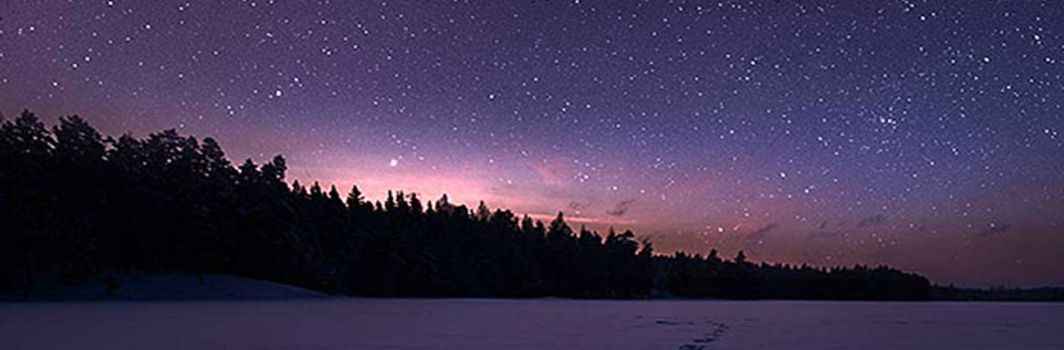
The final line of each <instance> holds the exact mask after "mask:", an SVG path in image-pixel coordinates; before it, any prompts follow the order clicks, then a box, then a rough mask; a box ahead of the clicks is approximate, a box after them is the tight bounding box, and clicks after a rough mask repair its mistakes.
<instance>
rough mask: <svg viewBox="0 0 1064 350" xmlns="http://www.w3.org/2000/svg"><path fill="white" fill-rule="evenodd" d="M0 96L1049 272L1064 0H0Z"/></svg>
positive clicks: (686, 218) (823, 246)
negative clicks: (0, 6) (1061, 19)
mask: <svg viewBox="0 0 1064 350" xmlns="http://www.w3.org/2000/svg"><path fill="white" fill-rule="evenodd" d="M2 2H3V3H4V6H2V7H3V8H4V9H3V10H0V111H2V112H3V113H4V114H5V115H7V116H9V117H10V116H13V115H16V114H17V113H18V112H19V111H20V110H22V109H23V108H29V109H31V110H33V111H35V112H37V113H38V115H40V116H41V117H42V118H44V119H45V120H46V121H48V122H54V121H55V120H56V118H58V117H59V116H61V115H68V114H79V115H81V116H82V117H84V118H86V119H88V120H89V121H90V122H91V123H93V124H94V125H95V126H97V127H98V128H99V129H100V130H101V131H102V132H103V133H105V134H109V135H117V134H122V133H126V132H129V133H132V134H134V135H137V136H143V135H146V134H147V133H149V132H153V131H157V130H161V129H168V128H174V129H178V131H180V132H182V133H184V134H190V135H195V136H197V137H200V138H202V137H206V136H210V137H214V138H216V139H217V140H219V142H220V143H221V144H222V146H223V147H224V148H225V149H226V150H227V152H228V154H229V156H230V157H232V158H234V159H243V158H252V159H255V160H258V161H262V160H266V159H268V158H270V157H272V156H273V155H274V154H284V155H285V156H286V157H287V159H288V161H289V166H290V169H289V173H288V175H289V178H290V179H299V180H300V181H301V182H304V183H308V182H313V181H321V182H322V183H326V184H336V185H337V186H338V187H339V188H340V189H341V190H342V191H343V192H346V190H347V189H349V188H350V186H351V185H352V184H356V183H357V184H358V185H359V187H360V188H361V189H362V190H363V192H365V193H366V194H367V196H368V197H369V198H371V199H381V198H383V196H384V195H385V191H386V190H388V189H397V190H404V191H407V192H417V193H419V194H421V195H422V197H423V198H431V199H434V198H437V197H438V196H439V195H440V194H442V193H444V192H446V193H448V194H449V195H450V196H451V198H452V201H456V202H462V203H468V204H471V205H476V201H478V200H484V201H486V202H487V204H488V205H489V206H491V207H503V208H510V209H513V210H514V211H515V212H517V213H519V214H524V213H527V214H529V215H531V216H533V217H535V218H539V219H544V220H549V219H550V218H551V217H552V216H553V214H554V213H556V212H557V211H559V210H562V211H565V212H566V214H567V217H568V219H569V221H570V223H572V224H574V225H588V227H589V228H593V229H599V230H602V229H605V228H607V227H610V226H613V227H616V228H618V229H634V230H636V231H637V232H638V233H639V234H640V235H642V236H649V237H651V238H652V240H653V241H654V242H655V244H656V249H657V251H659V252H665V253H668V252H672V251H675V250H685V251H690V252H697V253H703V254H704V253H705V252H707V251H708V250H709V249H710V248H718V249H720V250H721V252H722V254H723V255H725V256H730V255H731V254H734V253H735V251H737V250H739V249H742V250H745V251H746V253H747V254H748V255H749V256H750V257H751V258H752V259H753V260H767V261H778V262H788V263H809V264H815V265H837V264H854V263H862V264H873V265H874V264H890V265H893V266H896V267H899V268H903V269H907V270H911V271H915V272H919V273H922V274H925V275H927V276H929V277H931V278H932V279H933V280H934V281H936V282H939V283H957V284H960V285H970V286H989V285H1022V286H1031V285H1064V264H1061V262H1062V261H1061V260H1060V259H1061V257H1062V256H1064V135H1061V133H1064V107H1062V105H1064V22H1062V21H1060V18H1062V17H1064V3H1062V2H1059V1H1056V0H1044V1H1036V0H1031V1H980V0H956V1H921V0H900V1H893V0H891V1H880V0H869V1H826V0H773V1H769V0H764V1H597V0H575V1H472V0H470V1H442V0H441V1H397V0H392V1H341V0H332V1H329V0H321V1H316V2H311V1H306V2H303V1H282V0H274V1H271V0H263V1H230V0H219V1H213V0H212V1H170V0H160V1H124V0H111V1H106V0H101V1H73V0H71V1H60V0H47V1H43V0H42V1H24V0H2Z"/></svg>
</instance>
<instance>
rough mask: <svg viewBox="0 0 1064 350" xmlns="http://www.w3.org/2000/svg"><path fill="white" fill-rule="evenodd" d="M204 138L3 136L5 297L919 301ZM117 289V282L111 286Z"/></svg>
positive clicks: (863, 275) (18, 128) (79, 122)
mask: <svg viewBox="0 0 1064 350" xmlns="http://www.w3.org/2000/svg"><path fill="white" fill-rule="evenodd" d="M286 169H287V167H286V163H285V159H284V158H283V157H281V156H276V157H274V158H273V159H272V160H270V161H268V162H265V163H263V164H256V163H254V162H253V161H251V160H250V159H249V160H246V161H244V162H243V163H241V164H240V165H234V164H232V163H230V161H229V160H228V159H227V158H226V156H225V153H224V152H223V151H222V149H221V147H219V145H218V143H217V142H216V141H215V140H213V139H211V138H204V139H202V140H198V139H196V138H195V137H191V136H183V135H180V134H178V133H177V132H176V131H174V130H165V131H161V132H157V133H153V134H150V135H148V136H146V137H144V138H135V137H133V136H131V135H128V134H126V135H122V136H119V137H117V138H113V137H105V136H103V135H101V134H100V133H99V132H98V131H97V130H96V129H94V128H93V127H92V126H91V125H90V124H89V123H88V122H86V121H85V120H84V119H82V118H79V117H77V116H70V117H62V118H60V119H59V121H58V123H57V125H55V126H54V127H52V128H50V129H49V128H48V127H46V126H45V125H44V124H43V123H42V122H41V121H40V120H39V119H38V118H37V117H36V116H34V115H33V114H32V113H30V112H28V111H23V112H22V113H21V114H20V115H19V116H18V117H17V118H14V119H13V120H9V121H3V123H2V125H0V294H8V295H10V294H24V295H33V293H35V292H36V291H38V290H39V289H41V288H46V287H47V286H50V285H55V284H69V283H79V282H84V281H93V280H95V281H104V282H105V283H111V284H114V283H117V282H115V281H117V280H118V279H119V278H120V277H121V276H127V275H136V274H147V273H171V272H182V273H196V274H234V275H241V276H247V277H253V278H259V279H264V280H269V281H275V282H280V283H287V284H292V285H298V286H302V287H306V288H310V289H314V290H318V291H323V292H327V293H332V294H341V295H360V296H412V297H541V296H558V297H573V298H645V297H659V296H676V297H718V298H802V299H926V298H928V296H929V291H930V284H929V282H928V280H927V279H926V278H924V277H921V276H918V275H914V274H910V273H904V272H901V271H898V270H895V269H892V268H888V267H878V268H868V267H863V266H854V267H848V268H832V269H824V268H812V267H808V266H789V265H767V264H754V263H751V262H748V261H746V259H745V256H744V255H743V253H742V252H740V253H739V255H738V256H736V257H735V258H734V259H731V260H725V259H721V258H719V257H718V256H717V254H716V251H713V252H711V253H709V254H708V255H707V256H705V257H701V256H699V255H689V254H686V253H682V252H680V253H675V254H673V255H656V254H654V250H653V245H652V243H651V242H649V241H647V240H643V241H639V240H637V239H636V235H635V234H634V233H633V232H631V231H624V232H621V233H617V232H614V231H613V230H612V229H610V230H609V232H606V233H605V234H602V233H599V232H594V231H590V230H587V229H585V228H580V229H574V228H572V227H571V226H570V225H568V224H567V223H566V222H565V218H564V215H563V214H562V213H558V215H557V217H556V218H555V219H554V220H553V221H551V222H549V223H547V224H544V223H543V222H541V221H534V220H532V219H531V218H529V217H528V216H521V217H518V216H517V215H515V214H514V213H512V212H510V211H509V210H500V209H496V210H491V209H489V208H488V207H487V206H485V205H484V203H483V202H481V203H480V205H479V206H477V208H475V209H471V208H468V207H466V206H464V205H457V204H452V203H451V202H450V201H449V200H448V198H447V196H446V195H444V196H442V197H441V198H439V199H437V200H435V201H431V200H430V201H423V200H422V198H419V197H418V196H417V195H416V194H414V193H410V194H407V193H403V192H395V193H392V192H389V194H388V197H387V199H386V200H384V201H383V202H380V201H377V202H370V201H368V200H366V199H365V198H363V196H362V194H361V192H360V191H359V189H358V187H357V186H356V187H353V188H352V189H351V190H350V192H349V194H348V195H347V196H345V197H342V196H341V195H340V193H339V191H337V189H336V188H335V187H330V188H329V189H327V190H326V189H325V188H323V187H322V186H320V185H319V184H318V183H313V184H309V185H305V184H301V183H299V182H298V181H294V182H292V183H288V182H286V180H285V171H286ZM114 287H115V288H118V287H120V286H114Z"/></svg>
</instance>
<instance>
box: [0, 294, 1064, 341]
mask: <svg viewBox="0 0 1064 350" xmlns="http://www.w3.org/2000/svg"><path fill="white" fill-rule="evenodd" d="M0 349H381V350H385V349H707V350H708V349H1064V304H1051V303H869V302H790V301H749V302H741V301H676V300H653V301H574V300H550V299H544V300H491V299H485V300H467V299H343V298H340V299H314V300H280V301H183V302H182V301H178V302H89V303H75V302H56V303H0Z"/></svg>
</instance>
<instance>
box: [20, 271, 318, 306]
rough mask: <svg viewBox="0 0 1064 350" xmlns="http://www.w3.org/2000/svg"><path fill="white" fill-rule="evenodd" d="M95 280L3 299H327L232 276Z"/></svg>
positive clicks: (264, 282) (303, 291)
mask: <svg viewBox="0 0 1064 350" xmlns="http://www.w3.org/2000/svg"><path fill="white" fill-rule="evenodd" d="M108 289H109V288H108V287H107V285H106V284H105V283H104V282H102V281H95V282H91V283H85V284H80V285H73V286H54V287H48V288H39V289H38V291H36V292H34V293H33V294H31V295H29V296H23V295H6V296H0V300H20V299H29V300H242V299H251V300H263V299H297V298H323V297H326V295H325V294H322V293H318V292H315V291H311V290H307V289H303V288H299V287H295V286H290V285H285V284H280V283H274V282H269V281H263V280H257V279H253V278H247V277H241V276H231V275H194V274H167V275H143V276H134V277H126V278H122V279H120V280H119V281H118V283H117V284H116V287H114V288H112V290H111V292H110V293H108Z"/></svg>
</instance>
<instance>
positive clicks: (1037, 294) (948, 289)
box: [931, 286, 1064, 301]
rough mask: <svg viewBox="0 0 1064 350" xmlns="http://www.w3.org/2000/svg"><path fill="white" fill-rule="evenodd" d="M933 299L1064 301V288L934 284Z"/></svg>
mask: <svg viewBox="0 0 1064 350" xmlns="http://www.w3.org/2000/svg"><path fill="white" fill-rule="evenodd" d="M931 298H932V299H934V300H954V301H991V300H993V301H1064V288H1051V287H1043V288H1005V287H999V288H990V289H975V288H958V287H954V286H945V287H943V286H936V287H934V289H933V290H932V291H931Z"/></svg>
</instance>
